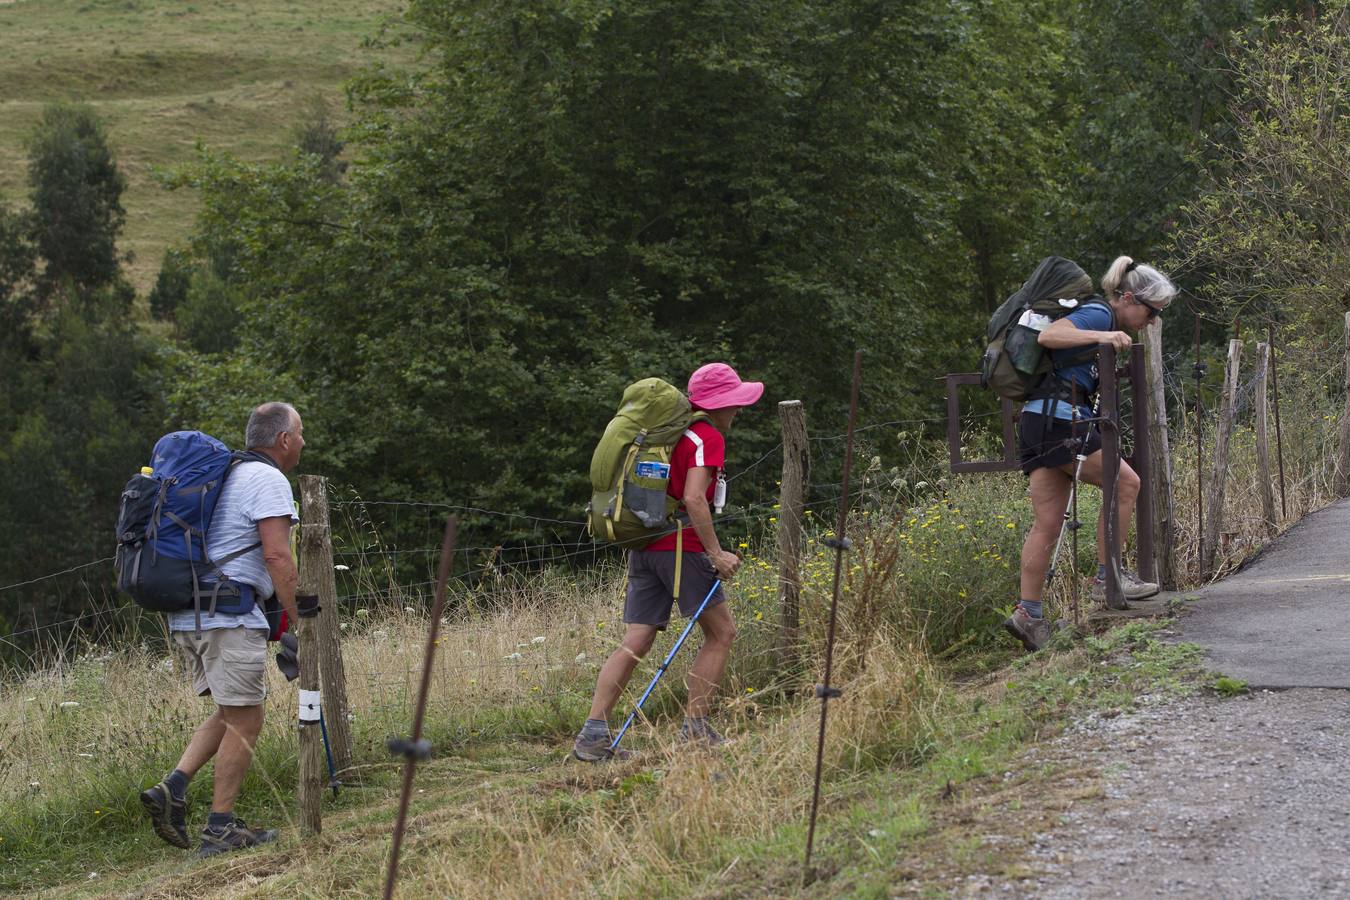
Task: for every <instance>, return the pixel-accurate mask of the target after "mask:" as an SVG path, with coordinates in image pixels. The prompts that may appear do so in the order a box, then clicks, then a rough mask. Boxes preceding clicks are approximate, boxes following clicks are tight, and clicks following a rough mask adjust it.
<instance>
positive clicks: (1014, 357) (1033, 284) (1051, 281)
mask: <svg viewBox="0 0 1350 900" xmlns="http://www.w3.org/2000/svg"><path fill="white" fill-rule="evenodd" d="M1090 303H1097V304H1098V305H1101V306H1106V304H1105V303H1104V302H1103V301H1102V299H1101V298H1100V297H1097V296H1094V295H1093V293H1092V279H1091V278H1089V277H1088V275H1087V273H1086V272H1084V271H1083V270H1082V269H1081V268H1080V267H1079V266H1078V264H1077V263H1075V262H1073V261H1071V260H1067V259H1064V258H1062V257H1059V256H1047V257H1046V258H1045V259H1043V260H1041V262H1040V264H1039V265H1037V266H1036V271H1034V272H1032V273H1031V277H1030V278H1028V279H1027V280H1026V283H1025V284H1023V285H1022V287H1021V289H1020V290H1019V291H1018V292H1017V293H1015V294H1013V295H1012V296H1011V297H1009V298H1008V299H1007V300H1005V301H1003V305H1002V306H1000V307H999V308H998V310H997V311H996V312H995V313H994V315H993V316H992V317H991V318H990V319H989V329H988V332H987V334H988V339H989V346H988V347H987V348H986V349H985V351H984V358H983V359H981V360H980V384H981V385H982V386H984V387H986V388H989V389H990V390H991V391H993V392H994V393H995V394H998V395H999V396H1000V397H1005V398H1007V399H1008V400H1013V401H1016V402H1020V401H1023V400H1027V399H1029V398H1030V397H1032V396H1033V395H1034V394H1036V393H1040V392H1041V391H1040V390H1038V389H1043V388H1044V386H1045V382H1046V379H1047V378H1049V377H1050V376H1051V375H1052V373H1053V371H1054V367H1053V366H1052V365H1051V363H1050V354H1049V353H1047V352H1046V351H1045V349H1044V348H1043V347H1041V345H1040V342H1039V341H1038V338H1039V337H1040V333H1041V332H1042V331H1044V330H1045V329H1046V327H1048V326H1049V325H1050V323H1051V322H1053V321H1055V320H1056V319H1061V318H1063V317H1064V316H1067V315H1068V314H1069V313H1071V312H1073V311H1074V310H1076V309H1082V308H1083V307H1084V306H1087V305H1088V304H1090ZM1108 308H1109V307H1108ZM1096 354H1097V348H1096V347H1095V346H1091V347H1086V348H1084V350H1083V353H1082V354H1080V357H1081V358H1080V359H1075V360H1072V361H1071V364H1072V363H1076V362H1079V361H1084V360H1087V359H1091V358H1092V357H1093V356H1095V355H1096Z"/></svg>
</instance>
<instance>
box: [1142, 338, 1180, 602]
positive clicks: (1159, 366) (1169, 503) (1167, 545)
mask: <svg viewBox="0 0 1350 900" xmlns="http://www.w3.org/2000/svg"><path fill="white" fill-rule="evenodd" d="M1162 329H1163V323H1162V319H1154V320H1153V324H1151V325H1149V326H1148V327H1147V328H1145V329H1144V357H1145V360H1146V365H1145V370H1146V372H1145V377H1146V380H1147V382H1148V385H1147V391H1148V397H1149V406H1148V418H1149V421H1148V431H1149V435H1148V451H1149V475H1150V477H1151V478H1152V481H1153V553H1154V559H1155V560H1156V563H1157V564H1156V572H1157V575H1158V584H1159V585H1161V586H1162V587H1163V588H1164V589H1167V590H1170V589H1172V588H1175V587H1176V581H1177V573H1176V519H1177V511H1176V500H1175V499H1174V498H1173V496H1172V444H1171V437H1170V435H1169V434H1168V430H1167V392H1166V388H1167V385H1166V382H1165V380H1164V378H1163V360H1162Z"/></svg>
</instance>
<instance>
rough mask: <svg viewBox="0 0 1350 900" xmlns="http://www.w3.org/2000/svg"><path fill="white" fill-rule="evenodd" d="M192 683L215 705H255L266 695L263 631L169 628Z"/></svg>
mask: <svg viewBox="0 0 1350 900" xmlns="http://www.w3.org/2000/svg"><path fill="white" fill-rule="evenodd" d="M173 640H174V643H175V644H177V645H178V648H179V650H181V651H182V653H181V656H182V657H183V660H184V662H186V663H187V667H188V671H189V672H191V673H192V687H193V689H194V690H195V691H196V692H197V693H198V695H200V696H203V697H204V696H206V695H207V694H210V695H211V699H212V700H215V701H216V705H217V706H257V705H258V704H260V703H262V702H263V700H264V699H266V697H267V632H266V631H261V630H259V629H257V628H211V629H207V630H205V631H203V632H202V633H201V634H200V635H199V634H198V633H197V632H196V631H175V632H173Z"/></svg>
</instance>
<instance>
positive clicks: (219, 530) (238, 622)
mask: <svg viewBox="0 0 1350 900" xmlns="http://www.w3.org/2000/svg"><path fill="white" fill-rule="evenodd" d="M274 516H286V517H287V518H289V519H290V520H291V524H292V525H294V524H295V523H296V522H298V521H300V520H299V519H298V518H297V517H296V515H295V495H294V494H293V493H292V492H291V483H290V482H289V481H287V480H286V476H285V475H283V474H281V470H280V469H277V468H275V467H274V466H269V465H268V464H267V463H263V462H241V463H239V464H238V465H236V466H235V467H234V471H232V472H230V476H229V478H227V479H225V487H223V488H221V491H220V500H219V501H218V502H217V504H216V511H215V514H214V515H213V516H212V517H211V527H210V529H209V530H208V531H207V533H206V553H207V555H208V556H210V557H211V558H212V559H220V558H221V557H223V556H229V555H230V554H231V553H234V552H236V551H238V550H242V549H244V548H245V547H247V546H249V545H250V544H255V543H257V542H258V520H259V519H270V518H272V517H274ZM220 568H221V571H223V572H224V573H225V574H226V575H228V576H230V580H232V581H242V582H243V583H245V584H248V585H252V586H253V590H254V591H255V592H256V593H257V597H258V603H259V604H261V603H262V601H263V600H265V599H266V598H268V597H270V596H272V576H271V575H270V574H269V573H268V571H267V564H266V563H265V562H264V561H263V552H262V547H254V548H253V549H252V550H250V551H249V552H247V553H245V554H243V555H242V556H240V557H238V558H236V559H232V560H230V561H229V562H227V563H225V564H224V565H223V566H221V567H220ZM202 605H203V606H205V605H206V604H204V603H203V604H202ZM196 628H197V617H196V610H192V609H187V610H182V611H180V612H174V613H169V630H170V631H195V630H196ZM212 628H261V629H263V630H264V631H265V630H267V617H266V616H264V615H263V612H262V610H261V609H260V608H259V606H257V605H255V606H254V607H253V609H251V610H250V611H249V612H247V613H245V614H244V615H242V616H236V615H233V614H231V613H216V614H215V615H208V614H207V612H206V610H205V609H203V610H202V630H203V631H207V630H209V629H212Z"/></svg>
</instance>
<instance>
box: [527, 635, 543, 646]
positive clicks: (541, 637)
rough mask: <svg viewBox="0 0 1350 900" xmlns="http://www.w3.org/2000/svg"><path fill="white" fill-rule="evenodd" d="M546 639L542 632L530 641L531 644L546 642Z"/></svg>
mask: <svg viewBox="0 0 1350 900" xmlns="http://www.w3.org/2000/svg"><path fill="white" fill-rule="evenodd" d="M544 640H545V638H544V636H543V635H542V634H541V635H539V636H538V637H536V638H533V639H532V640H531V641H530V643H531V644H542V643H543V642H544Z"/></svg>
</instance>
